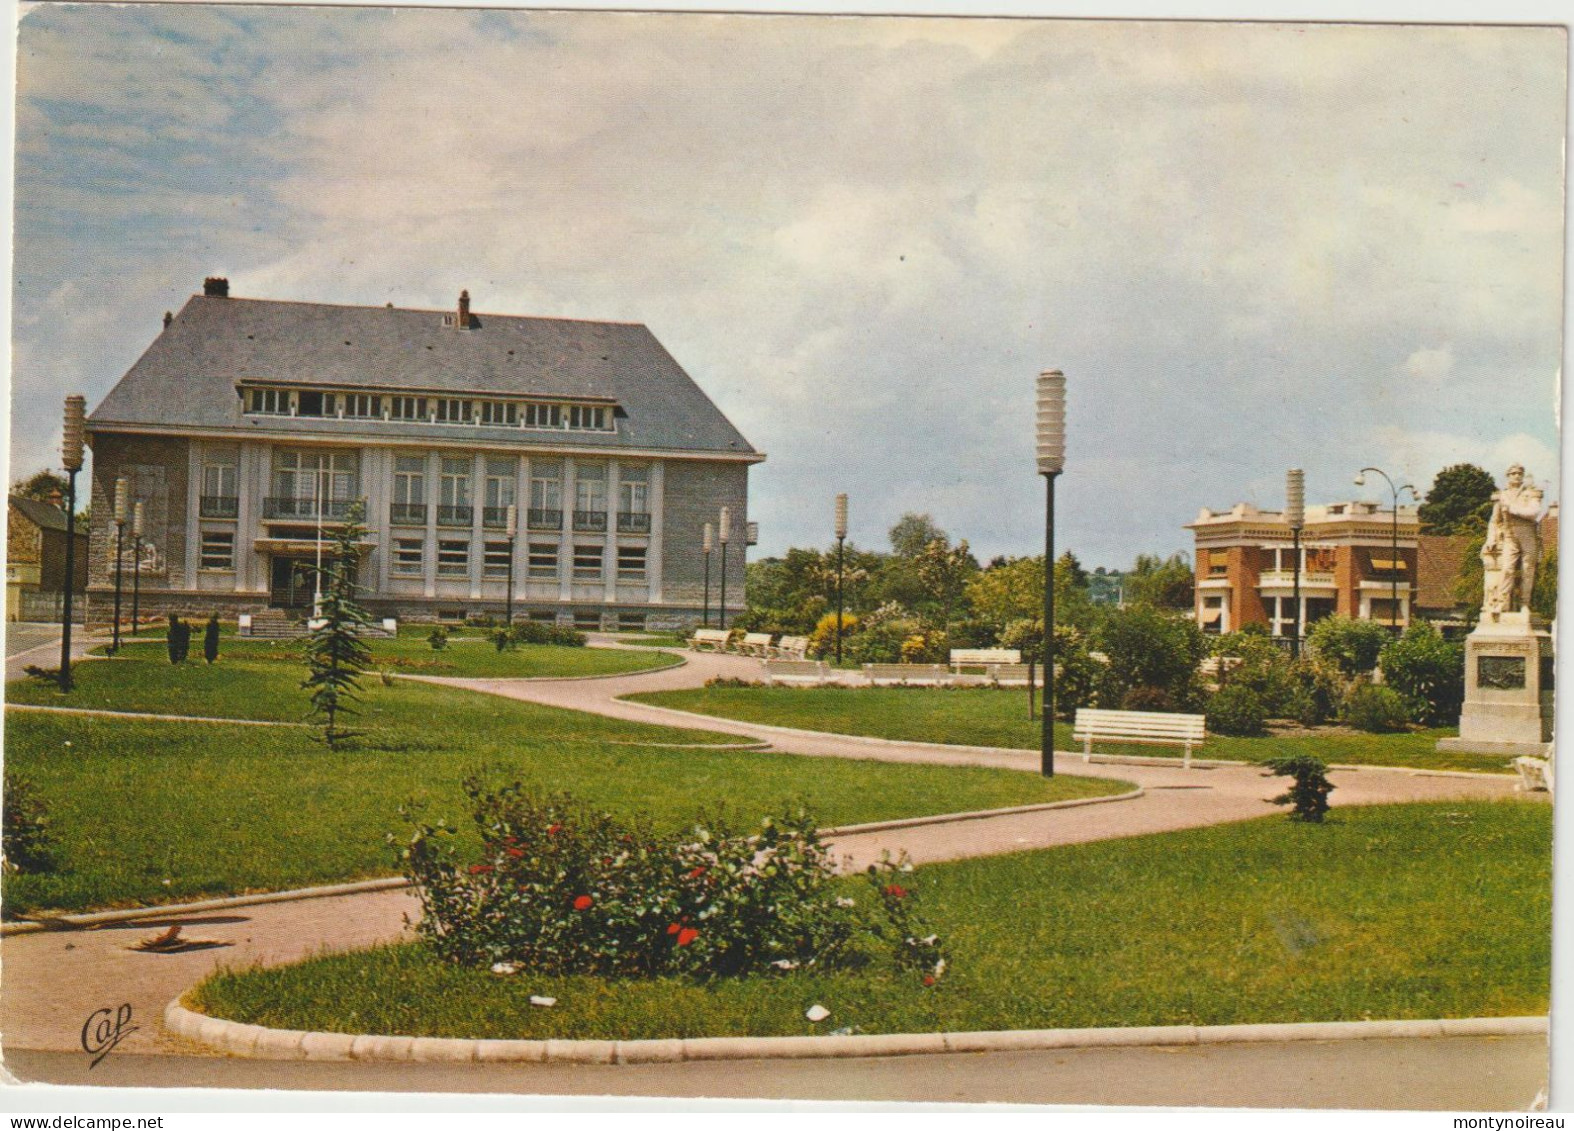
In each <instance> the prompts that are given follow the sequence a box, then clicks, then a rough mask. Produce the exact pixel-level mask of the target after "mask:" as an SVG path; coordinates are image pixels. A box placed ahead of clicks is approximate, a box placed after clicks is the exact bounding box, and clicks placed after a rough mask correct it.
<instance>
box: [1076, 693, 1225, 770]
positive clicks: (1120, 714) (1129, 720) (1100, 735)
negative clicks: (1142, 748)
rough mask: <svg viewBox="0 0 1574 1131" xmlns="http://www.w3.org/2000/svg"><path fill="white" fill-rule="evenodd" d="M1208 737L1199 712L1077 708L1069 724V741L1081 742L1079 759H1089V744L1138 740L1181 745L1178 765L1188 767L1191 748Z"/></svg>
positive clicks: (1204, 723) (1090, 753)
mask: <svg viewBox="0 0 1574 1131" xmlns="http://www.w3.org/2000/svg"><path fill="white" fill-rule="evenodd" d="M1207 736H1208V728H1207V722H1206V720H1205V719H1204V717H1203V716H1202V715H1179V714H1174V713H1173V712H1169V711H1099V710H1094V709H1092V708H1088V707H1079V708H1077V718H1076V722H1075V723H1073V724H1072V728H1071V737H1072V740H1073V741H1076V742H1080V743H1082V760H1083V761H1084V762H1091V761H1092V760H1093V743H1094V742H1096V741H1102V740H1108V741H1110V742H1141V743H1149V744H1155V745H1163V746H1184V747H1185V748H1186V752H1185V753H1184V754H1183V755H1182V756H1181V768H1182V769H1189V768H1190V767H1191V748H1192V747H1193V746H1201V745H1202V743H1203V741H1204V740H1205V739H1206V738H1207Z"/></svg>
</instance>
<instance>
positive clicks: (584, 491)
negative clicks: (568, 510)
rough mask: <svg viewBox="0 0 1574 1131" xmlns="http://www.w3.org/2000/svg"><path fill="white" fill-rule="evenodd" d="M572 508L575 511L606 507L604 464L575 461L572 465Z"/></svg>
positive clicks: (605, 468)
mask: <svg viewBox="0 0 1574 1131" xmlns="http://www.w3.org/2000/svg"><path fill="white" fill-rule="evenodd" d="M574 509H575V510H577V511H605V510H606V509H607V465H606V464H604V463H576V464H575V465H574Z"/></svg>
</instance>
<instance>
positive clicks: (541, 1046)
mask: <svg viewBox="0 0 1574 1131" xmlns="http://www.w3.org/2000/svg"><path fill="white" fill-rule="evenodd" d="M164 1027H165V1028H166V1029H168V1030H169V1031H170V1032H172V1033H175V1034H177V1035H178V1036H181V1037H185V1038H187V1039H188V1040H192V1041H195V1042H196V1043H198V1044H202V1045H207V1046H208V1047H210V1048H215V1049H220V1050H222V1051H224V1052H228V1053H230V1054H232V1055H235V1056H241V1057H249V1058H252V1059H260V1060H296V1059H305V1060H415V1061H449V1062H455V1061H458V1062H464V1061H476V1062H482V1063H491V1064H498V1063H533V1064H534V1063H548V1064H672V1063H678V1062H681V1061H700V1060H710V1061H715V1060H804V1059H831V1058H836V1059H840V1058H853V1057H869V1056H921V1055H926V1054H930V1055H932V1054H939V1053H960V1052H1007V1051H1023V1050H1029V1049H1067V1048H1119V1047H1130V1046H1136V1045H1146V1046H1174V1045H1217V1044H1249V1043H1252V1042H1259V1041H1366V1040H1382V1039H1392V1038H1439V1037H1464V1036H1470V1037H1515V1036H1535V1035H1537V1034H1544V1033H1546V1032H1547V1031H1548V1029H1549V1025H1548V1020H1547V1018H1545V1017H1465V1018H1450V1019H1442V1020H1416V1021H1312V1022H1299V1023H1267V1024H1259V1025H1154V1026H1132V1027H1129V1028H1104V1029H1008V1030H997V1031H981V1032H966V1033H888V1034H862V1035H860V1034H854V1035H852V1036H847V1035H842V1036H829V1035H827V1036H823V1037H690V1038H662V1039H654V1040H634V1041H605V1040H595V1041H589V1040H586V1041H579V1040H558V1039H548V1040H544V1041H506V1040H460V1039H455V1038H451V1037H385V1036H376V1035H371V1034H355V1035H352V1034H346V1033H302V1032H299V1031H296V1030H282V1029H263V1028H260V1027H259V1026H256V1025H243V1024H240V1023H239V1022H235V1021H225V1020H223V1019H222V1018H217V1017H209V1016H208V1015H206V1014H203V1013H197V1012H195V1011H193V1010H190V1009H187V1008H186V1007H185V1006H184V1005H182V1004H181V1003H180V999H179V998H177V999H176V1000H174V1001H172V1002H170V1003H169V1005H168V1007H166V1009H165V1010H164Z"/></svg>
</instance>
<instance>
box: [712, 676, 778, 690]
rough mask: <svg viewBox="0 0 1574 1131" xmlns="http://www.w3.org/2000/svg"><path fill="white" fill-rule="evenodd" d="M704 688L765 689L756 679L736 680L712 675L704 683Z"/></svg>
mask: <svg viewBox="0 0 1574 1131" xmlns="http://www.w3.org/2000/svg"><path fill="white" fill-rule="evenodd" d="M705 686H706V687H765V686H767V685H766V684H764V683H762V682H760V681H759V680H757V679H738V678H737V677H736V676H727V675H713V676H711V677H710V678H709V679H707V680H706V681H705Z"/></svg>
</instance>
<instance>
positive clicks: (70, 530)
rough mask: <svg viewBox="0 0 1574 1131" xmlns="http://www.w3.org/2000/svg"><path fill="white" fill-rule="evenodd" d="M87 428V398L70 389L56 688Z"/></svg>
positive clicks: (66, 664) (73, 578)
mask: <svg viewBox="0 0 1574 1131" xmlns="http://www.w3.org/2000/svg"><path fill="white" fill-rule="evenodd" d="M86 431H87V398H86V397H83V396H80V395H78V394H75V393H73V394H72V395H71V396H69V397H67V398H66V420H65V428H64V431H63V432H62V433H61V439H60V462H61V464H62V465H63V466H64V467H65V469H66V599H65V601H64V602H63V604H62V606H61V612H62V617H61V624H60V690H61V691H70V690H71V598H72V595H73V593H72V591H73V590H74V589H75V588H76V583H77V567H76V545H77V531H76V525H77V472H79V471H81V470H82V445H83V440H84V437H85V435H86Z"/></svg>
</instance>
